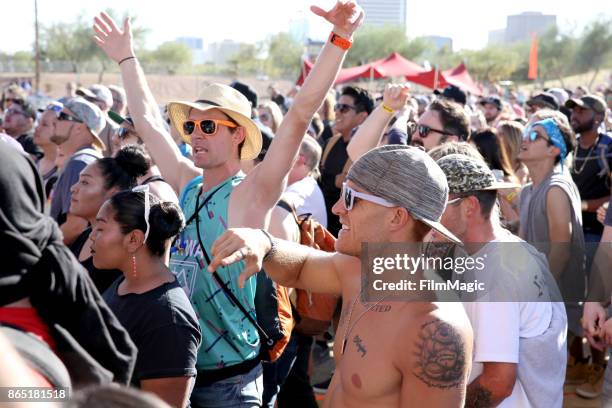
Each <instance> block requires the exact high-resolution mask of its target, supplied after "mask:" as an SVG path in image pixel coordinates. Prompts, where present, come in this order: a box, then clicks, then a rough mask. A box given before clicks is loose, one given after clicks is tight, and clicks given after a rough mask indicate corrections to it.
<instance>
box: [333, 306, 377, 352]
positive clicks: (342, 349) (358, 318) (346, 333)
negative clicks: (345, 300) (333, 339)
mask: <svg viewBox="0 0 612 408" xmlns="http://www.w3.org/2000/svg"><path fill="white" fill-rule="evenodd" d="M358 296H359V295H357V296H355V300H353V303H352V304H351V308H350V309H349V319H348V322H347V323H346V330H344V336H342V348H341V349H340V354H344V350H345V349H346V339H347V337H348V335H349V334H351V331H352V330H353V328H354V327H355V325H356V324H357V322H359V320H361V318H362V317H363V316H364V315H365V314H366V313H368V312H369V311H370V310H372V309H374V308H375V307H376V306H378V304H379V303H380V302H382V301H383V300H385V299H386V298H387V297H388V296H389V295H385V296H383V297H381V298H380V299H379V300H378V301H377V302H376V303H374V304H373V305H372V306H370V307H369V308H367V309H366V310H364V311H363V312H362V313H361V314H360V315H359V317H357V319H356V320H355V323H353V325H352V326H350V324H351V317H352V316H353V309H354V308H355V303H357V297H358Z"/></svg>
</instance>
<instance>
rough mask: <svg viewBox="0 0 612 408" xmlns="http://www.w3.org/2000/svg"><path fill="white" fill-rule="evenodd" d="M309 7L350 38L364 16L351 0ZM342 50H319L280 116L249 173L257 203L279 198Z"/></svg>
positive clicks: (270, 202)
mask: <svg viewBox="0 0 612 408" xmlns="http://www.w3.org/2000/svg"><path fill="white" fill-rule="evenodd" d="M311 10H312V11H313V12H314V13H315V14H317V15H319V16H321V17H323V18H324V19H326V20H327V21H329V22H330V23H332V24H333V26H334V28H333V32H334V33H335V34H336V35H338V36H340V37H342V38H343V39H345V40H351V39H352V36H353V32H354V31H355V30H356V29H357V27H359V25H360V24H361V21H362V20H363V16H364V14H363V10H362V9H361V8H360V7H359V6H358V5H357V4H356V3H355V2H354V0H349V1H347V2H346V3H343V2H340V1H338V2H337V3H336V5H335V6H334V7H333V8H332V9H331V10H330V11H324V10H322V9H320V8H318V7H314V6H313V7H311ZM345 54H346V49H343V48H341V47H340V46H338V45H335V44H331V43H330V42H327V43H326V44H325V46H324V47H323V49H322V50H321V54H320V55H319V57H318V58H317V62H316V64H315V65H314V67H313V69H312V71H311V72H310V74H309V75H308V77H307V78H306V82H305V83H304V86H302V88H301V89H300V91H299V92H298V94H297V95H296V97H295V100H294V103H293V105H292V106H291V108H290V109H289V112H288V113H287V115H286V116H285V118H284V119H283V122H282V123H281V126H280V128H279V129H278V131H277V133H276V136H275V137H274V140H273V142H272V145H271V146H270V149H269V150H268V154H267V155H266V158H265V159H264V161H263V162H262V163H261V164H260V165H259V166H257V168H256V169H255V170H254V174H253V175H252V177H253V180H254V182H255V183H257V194H258V201H259V202H260V203H262V204H264V205H269V206H270V207H272V206H273V205H274V203H275V202H276V201H277V200H278V197H279V196H280V194H281V192H282V190H283V186H284V180H286V178H287V174H288V173H289V170H290V169H291V167H292V166H293V163H294V161H295V159H296V157H297V153H298V151H299V147H300V144H301V143H302V139H303V138H304V134H305V133H306V130H307V129H308V125H309V124H310V121H311V120H312V117H313V115H314V114H315V112H316V111H317V109H319V107H320V106H321V103H322V102H323V99H324V98H325V96H326V95H327V92H328V91H329V89H330V87H331V86H332V84H333V83H334V80H335V79H336V76H337V75H338V71H339V69H340V67H341V66H342V61H343V60H344V56H345Z"/></svg>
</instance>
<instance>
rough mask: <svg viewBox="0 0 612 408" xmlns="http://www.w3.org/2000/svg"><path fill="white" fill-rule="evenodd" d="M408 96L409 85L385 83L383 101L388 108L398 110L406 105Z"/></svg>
mask: <svg viewBox="0 0 612 408" xmlns="http://www.w3.org/2000/svg"><path fill="white" fill-rule="evenodd" d="M408 96H410V86H409V85H407V84H387V86H386V87H385V92H384V93H383V103H384V104H385V105H386V106H388V107H389V108H391V109H393V110H395V111H399V110H401V109H403V108H405V107H406V101H407V100H408Z"/></svg>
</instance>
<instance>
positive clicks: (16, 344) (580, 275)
mask: <svg viewBox="0 0 612 408" xmlns="http://www.w3.org/2000/svg"><path fill="white" fill-rule="evenodd" d="M312 11H313V12H314V13H315V14H317V15H318V16H320V17H322V18H324V19H325V20H327V21H328V22H329V23H330V24H331V25H332V26H333V29H332V33H331V35H330V38H329V40H328V41H327V43H326V44H325V45H324V47H323V49H322V50H321V52H320V54H319V56H318V58H317V62H316V64H315V65H314V67H313V69H312V71H311V72H310V74H309V75H308V77H307V79H306V81H305V82H304V84H303V86H302V87H301V88H299V89H297V88H296V89H295V92H293V91H292V93H291V94H288V95H283V94H282V92H280V91H279V90H278V89H277V88H276V87H275V86H274V85H271V86H270V87H269V95H268V98H260V96H259V95H258V93H257V92H256V91H255V90H254V89H253V88H252V87H251V86H249V85H248V84H245V83H242V82H238V81H234V82H233V83H231V84H230V85H225V84H218V83H213V84H209V85H207V86H206V87H205V88H204V89H203V90H202V92H201V95H200V96H199V97H198V99H197V100H195V101H173V102H170V103H168V104H167V105H166V106H160V105H159V104H158V103H157V101H156V100H155V98H154V96H153V93H152V92H151V90H150V88H149V86H148V84H147V78H146V75H145V73H144V71H143V70H142V68H141V66H140V64H139V61H138V56H137V55H136V53H135V52H134V48H133V38H132V32H131V27H130V20H129V19H126V20H125V21H124V23H123V24H122V25H118V24H117V22H116V21H114V20H113V19H112V18H111V17H110V16H109V15H107V14H106V13H101V14H100V15H98V16H97V17H96V18H95V20H94V25H93V32H92V37H93V39H94V41H95V42H96V44H97V45H98V46H99V47H100V49H101V50H102V51H103V52H104V53H105V54H106V56H107V57H108V58H109V59H110V60H112V61H113V62H115V63H116V64H118V67H119V69H120V74H121V83H122V84H123V87H120V86H117V85H109V86H105V85H101V84H95V85H92V86H90V87H83V86H75V85H74V84H68V86H67V93H68V94H67V95H66V96H63V97H62V98H59V99H57V100H53V101H51V102H50V103H49V104H47V105H45V106H44V107H40V108H38V107H37V106H36V105H35V104H34V102H33V101H32V100H31V98H30V97H29V92H31V87H27V89H26V88H25V87H23V86H20V85H19V84H14V85H11V86H9V87H7V88H6V89H5V90H4V92H3V95H2V100H1V103H2V104H3V116H2V125H1V129H2V130H3V132H2V133H0V140H1V141H2V143H0V166H2V171H1V172H0V189H1V190H2V194H1V198H0V203H1V208H0V244H1V246H2V247H3V248H5V252H6V253H5V259H6V262H7V263H6V264H5V267H4V268H2V272H0V344H2V346H0V347H2V349H3V353H1V354H2V355H0V360H2V364H0V386H3V387H4V386H6V387H9V386H13V387H15V386H22V387H24V386H30V387H34V386H42V387H55V388H57V387H66V388H68V389H71V391H72V398H71V399H70V401H67V402H66V404H67V406H74V407H97V406H100V407H101V406H126V407H127V406H140V407H145V406H147V407H148V406H150V407H157V406H159V407H162V406H168V405H169V406H174V407H189V406H192V407H260V406H266V407H275V406H277V407H279V408H282V407H317V406H318V404H319V402H318V401H317V398H316V395H315V388H316V390H317V392H320V391H322V392H324V393H325V400H324V402H323V405H324V406H329V407H343V406H347V407H365V406H376V407H382V406H394V407H408V406H418V405H423V404H426V406H432V407H433V406H435V407H464V406H465V407H493V406H501V407H561V406H563V399H564V386H566V385H568V384H573V385H575V386H576V388H575V390H576V393H577V394H578V395H580V396H581V397H583V398H590V399H593V398H598V397H599V398H601V401H602V404H603V405H602V406H610V404H612V367H611V366H610V365H608V366H607V367H606V349H607V348H608V347H610V346H612V318H609V317H612V316H610V315H609V313H608V311H607V307H608V306H609V305H610V299H611V296H612V279H610V278H611V277H610V276H609V275H610V271H611V268H610V265H611V263H610V261H611V260H612V244H611V242H612V210H610V209H609V202H610V200H611V194H610V193H611V183H610V180H611V177H612V173H611V166H612V119H611V118H612V115H611V109H612V83H610V84H608V85H607V86H604V87H600V88H598V89H596V90H593V91H592V92H591V91H589V90H588V89H586V88H585V87H578V88H577V89H575V90H568V89H561V88H552V89H546V90H542V91H539V92H534V93H533V95H531V97H530V98H529V99H528V100H526V101H521V100H520V99H519V98H518V97H517V94H516V93H515V92H514V91H507V90H503V89H501V88H498V87H495V86H492V87H490V88H488V89H486V90H485V94H486V95H485V96H477V95H471V94H468V93H466V92H465V91H464V90H462V89H460V88H458V87H456V86H449V87H447V88H445V89H442V90H439V91H438V90H436V91H435V92H434V93H432V94H418V95H417V94H413V93H412V92H411V89H410V87H409V86H408V85H406V84H399V83H398V84H387V85H386V87H385V88H384V90H383V91H382V92H380V94H375V93H371V92H369V91H368V90H366V89H364V88H361V87H359V86H350V85H349V86H344V87H338V88H334V87H333V84H334V81H335V79H336V76H337V74H338V71H339V70H340V68H341V66H342V63H343V60H344V57H345V55H346V52H347V50H348V49H349V48H350V47H351V45H352V39H353V33H354V32H355V31H356V30H357V29H358V28H359V26H360V25H361V22H362V20H363V17H364V13H363V10H362V9H361V8H360V7H359V6H358V5H357V4H356V3H355V2H354V1H342V2H340V1H339V2H338V3H337V4H336V5H335V6H334V7H333V8H331V9H330V10H323V9H320V8H318V7H312ZM260 99H261V100H260ZM263 99H265V100H263ZM366 243H368V244H391V243H394V244H402V245H404V246H405V251H406V253H410V254H412V255H414V256H417V255H418V254H417V252H414V251H417V249H415V248H420V249H423V248H424V250H425V251H432V252H430V253H435V252H436V251H438V252H439V251H443V252H445V253H446V254H447V255H450V256H452V257H455V258H457V257H460V256H465V257H470V258H474V259H485V261H484V266H485V267H484V268H483V269H482V270H481V271H472V273H473V276H468V275H465V276H459V275H463V274H462V272H457V271H454V270H442V269H440V270H436V269H435V268H434V269H433V270H428V269H427V268H422V269H421V270H418V271H416V275H417V276H420V277H425V276H434V277H435V278H436V279H438V280H440V281H445V280H453V279H462V280H468V278H470V279H477V280H478V281H481V282H486V283H490V284H492V287H494V288H495V289H494V290H491V291H489V292H488V293H487V294H486V296H485V297H484V298H479V299H477V300H474V299H471V298H467V297H465V298H464V297H463V296H462V295H461V294H458V295H457V297H456V298H454V299H453V301H448V299H446V301H441V300H442V299H437V298H436V297H435V296H434V297H433V298H432V297H431V296H429V295H427V294H425V293H421V294H420V295H419V296H420V297H419V296H417V298H416V299H410V300H406V299H397V298H395V297H394V296H393V295H392V294H391V293H386V292H385V293H382V294H378V295H377V297H375V298H368V297H367V296H364V288H363V286H362V285H363V282H365V280H364V273H366V272H364V268H363V265H364V262H366V260H367V259H368V257H369V256H370V255H368V249H367V248H368V247H367V246H366V245H364V244H366ZM366 269H367V268H366ZM328 344H329V349H328V348H327V347H328ZM586 344H588V345H589V346H590V347H585V345H586ZM315 347H317V348H319V349H321V348H322V349H323V353H324V354H326V355H327V356H328V357H329V356H333V360H334V363H335V370H334V372H333V375H332V376H331V378H330V379H329V380H328V381H324V382H323V383H321V384H317V385H316V387H313V385H312V384H311V383H312V381H311V376H312V370H313V367H312V365H313V349H314V348H315ZM587 349H588V350H587ZM4 351H6V352H4ZM112 384H115V385H119V386H112Z"/></svg>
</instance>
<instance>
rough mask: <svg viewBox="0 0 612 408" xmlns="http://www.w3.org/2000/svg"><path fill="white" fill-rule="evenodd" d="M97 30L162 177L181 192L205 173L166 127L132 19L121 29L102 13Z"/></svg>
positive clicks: (95, 21)
mask: <svg viewBox="0 0 612 408" xmlns="http://www.w3.org/2000/svg"><path fill="white" fill-rule="evenodd" d="M94 31H95V34H96V35H95V37H94V40H95V42H96V43H97V44H98V46H99V47H100V48H101V49H102V50H103V51H104V52H105V53H106V55H107V56H108V57H109V58H110V59H112V60H113V61H115V62H117V63H118V64H119V68H120V69H121V78H122V81H123V85H124V87H125V93H126V95H127V104H128V109H129V111H130V115H131V117H132V120H133V121H134V126H135V127H136V131H137V132H138V135H139V136H140V137H141V138H142V140H143V141H144V142H145V145H146V147H147V150H148V151H149V152H150V153H151V157H152V158H153V160H154V161H155V163H156V164H157V165H158V166H159V168H160V170H161V173H162V175H163V177H164V178H165V179H166V180H167V181H168V183H170V185H171V186H172V187H173V188H174V190H175V191H176V192H177V193H179V192H180V191H181V190H182V188H183V187H184V185H185V184H187V182H189V180H191V179H192V178H193V177H195V176H198V175H200V174H202V171H201V170H200V169H198V168H197V167H195V165H194V164H193V163H192V162H191V161H190V160H188V159H186V158H184V157H183V155H182V154H181V152H180V150H179V148H178V146H177V145H176V143H175V142H174V140H173V139H172V136H170V134H169V133H168V131H167V130H166V127H165V125H164V121H163V118H162V117H161V114H160V112H159V107H158V105H157V102H156V101H155V98H154V97H153V94H152V93H151V90H150V89H149V85H148V84H147V80H146V78H145V75H144V72H143V71H142V68H141V67H140V64H139V62H138V60H137V59H136V56H135V53H134V48H133V45H132V30H131V27H130V20H129V19H126V20H125V21H124V23H123V31H121V30H120V29H119V27H117V24H116V23H115V21H114V20H113V19H112V18H111V17H110V16H109V15H108V14H106V13H100V16H99V17H96V18H95V19H94Z"/></svg>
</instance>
